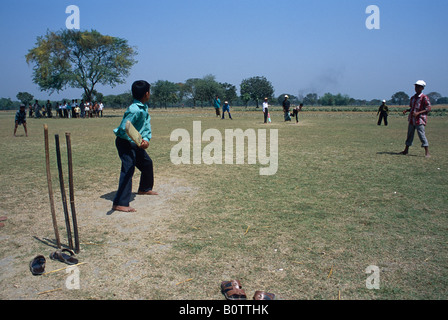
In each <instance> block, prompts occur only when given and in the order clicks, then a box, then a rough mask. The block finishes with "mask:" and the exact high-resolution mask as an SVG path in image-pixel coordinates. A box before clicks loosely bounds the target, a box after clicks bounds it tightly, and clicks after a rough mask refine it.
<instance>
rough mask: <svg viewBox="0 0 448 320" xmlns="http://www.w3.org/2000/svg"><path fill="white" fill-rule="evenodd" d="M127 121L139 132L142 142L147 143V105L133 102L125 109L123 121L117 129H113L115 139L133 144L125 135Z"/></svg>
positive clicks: (149, 125) (148, 125)
mask: <svg viewBox="0 0 448 320" xmlns="http://www.w3.org/2000/svg"><path fill="white" fill-rule="evenodd" d="M128 120H129V121H130V122H131V123H132V124H133V125H134V127H135V129H137V131H138V132H140V134H141V135H142V139H143V140H146V141H148V142H149V140H151V137H152V133H151V123H150V122H151V116H150V115H149V113H148V105H147V104H144V103H141V102H140V101H138V100H134V102H133V103H132V104H131V105H130V106H129V107H128V108H127V109H126V111H125V113H124V115H123V120H121V123H120V125H119V126H118V128H116V129H114V133H115V135H116V136H117V137H119V138H122V139H125V140H128V141H130V142H132V143H134V142H133V141H132V139H131V138H129V136H128V135H127V134H126V121H128Z"/></svg>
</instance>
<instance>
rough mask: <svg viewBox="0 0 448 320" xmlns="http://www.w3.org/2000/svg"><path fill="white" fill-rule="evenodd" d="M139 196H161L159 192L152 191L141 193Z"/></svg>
mask: <svg viewBox="0 0 448 320" xmlns="http://www.w3.org/2000/svg"><path fill="white" fill-rule="evenodd" d="M137 194H140V195H145V196H158V195H159V194H158V193H157V192H155V191H152V190H149V191H146V192H144V191H139V192H138V193H137Z"/></svg>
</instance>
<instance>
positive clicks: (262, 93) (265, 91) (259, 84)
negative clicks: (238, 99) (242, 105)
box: [240, 77, 274, 108]
mask: <svg viewBox="0 0 448 320" xmlns="http://www.w3.org/2000/svg"><path fill="white" fill-rule="evenodd" d="M240 94H241V96H242V97H245V96H246V97H247V95H249V96H250V98H251V99H252V100H254V101H256V103H257V108H258V101H260V100H263V99H264V98H268V99H270V98H272V95H273V94H274V87H273V86H272V84H271V83H270V82H269V81H268V80H267V79H266V78H265V77H252V78H248V79H244V80H243V81H242V82H241V85H240Z"/></svg>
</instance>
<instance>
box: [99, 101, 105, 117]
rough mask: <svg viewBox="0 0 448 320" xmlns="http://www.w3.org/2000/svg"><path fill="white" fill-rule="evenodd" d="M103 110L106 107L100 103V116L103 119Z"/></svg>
mask: <svg viewBox="0 0 448 320" xmlns="http://www.w3.org/2000/svg"><path fill="white" fill-rule="evenodd" d="M103 108H104V105H103V103H102V102H101V101H100V104H99V105H98V114H100V115H101V117H103Z"/></svg>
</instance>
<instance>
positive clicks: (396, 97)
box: [391, 91, 410, 106]
mask: <svg viewBox="0 0 448 320" xmlns="http://www.w3.org/2000/svg"><path fill="white" fill-rule="evenodd" d="M409 99H410V98H409V96H408V95H407V94H406V93H405V92H404V91H398V92H395V93H394V94H393V95H392V98H391V101H392V103H394V104H398V105H400V106H401V105H402V104H407V103H409Z"/></svg>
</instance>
